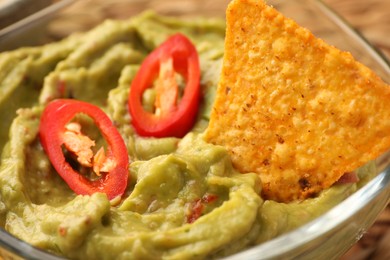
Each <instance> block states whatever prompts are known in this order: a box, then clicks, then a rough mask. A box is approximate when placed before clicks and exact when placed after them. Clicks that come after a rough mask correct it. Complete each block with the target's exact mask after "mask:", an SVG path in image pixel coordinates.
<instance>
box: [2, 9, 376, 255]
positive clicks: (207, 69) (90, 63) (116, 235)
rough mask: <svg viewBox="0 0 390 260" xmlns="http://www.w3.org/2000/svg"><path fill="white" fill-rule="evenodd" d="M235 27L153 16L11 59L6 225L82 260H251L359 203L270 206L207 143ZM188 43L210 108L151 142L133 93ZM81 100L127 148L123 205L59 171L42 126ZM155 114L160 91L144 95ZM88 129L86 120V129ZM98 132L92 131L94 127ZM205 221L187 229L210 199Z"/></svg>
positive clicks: (342, 194)
mask: <svg viewBox="0 0 390 260" xmlns="http://www.w3.org/2000/svg"><path fill="white" fill-rule="evenodd" d="M224 26H225V24H224V21H222V20H221V21H220V20H214V19H193V20H191V21H183V20H176V19H173V18H167V17H160V16H157V15H155V14H153V13H144V14H141V15H140V16H138V17H134V18H132V19H131V20H127V21H106V22H104V23H103V24H102V25H100V26H98V27H97V28H95V29H93V30H92V31H90V32H87V33H83V34H77V35H73V36H71V37H69V38H66V39H64V40H62V41H60V42H56V43H52V44H48V45H45V46H41V47H28V48H22V49H18V50H14V51H10V52H6V53H2V54H0V68H1V69H0V110H1V113H0V121H1V124H2V125H1V126H2V127H1V129H0V147H1V148H2V155H1V166H0V187H1V193H0V201H1V203H0V220H1V225H2V227H4V229H6V230H7V231H8V232H10V233H11V234H13V235H15V236H16V237H18V238H20V239H22V240H25V241H27V242H28V243H30V244H32V245H34V246H37V247H39V248H43V249H45V250H48V251H50V252H52V253H54V254H58V255H63V256H65V257H68V258H72V259H199V258H206V257H207V258H217V257H221V256H225V255H228V254H232V253H234V252H238V251H240V250H244V249H245V248H248V247H250V246H253V245H256V244H259V243H261V242H263V241H266V240H269V239H271V238H273V237H275V236H278V235H280V234H281V233H284V232H286V231H288V230H291V229H293V228H296V227H298V226H300V225H302V224H303V223H305V222H307V221H309V220H311V219H313V218H315V217H317V216H318V215H320V214H322V213H323V212H325V211H326V210H328V209H329V208H331V207H332V206H334V205H336V204H337V203H339V202H340V201H342V200H343V199H345V198H346V197H347V196H349V195H350V194H351V193H353V192H354V191H355V190H356V189H357V188H358V186H359V185H361V184H362V183H363V182H364V181H365V179H367V178H368V177H369V174H368V173H372V172H374V168H373V165H372V164H368V165H366V166H365V167H363V168H361V169H359V175H360V178H361V181H360V182H359V183H358V184H344V185H334V186H333V187H332V188H330V189H328V190H326V191H324V192H322V193H321V194H319V195H318V197H316V198H313V199H308V200H305V201H302V202H293V203H289V204H283V203H277V202H274V201H264V200H263V199H262V198H261V196H260V195H259V194H260V191H261V181H260V179H259V178H258V176H257V175H255V174H252V173H248V174H240V173H238V172H237V171H235V170H234V168H233V167H232V165H231V162H230V158H229V156H228V154H227V152H226V151H225V149H224V148H223V147H220V146H215V145H212V144H209V143H206V142H204V141H203V138H202V133H203V131H204V129H205V128H206V127H207V123H208V119H209V112H210V108H211V105H212V103H213V99H214V94H215V90H216V87H217V82H218V79H219V73H220V69H221V64H222V56H223V44H224V32H225V28H224ZM177 31H180V32H182V33H184V34H185V35H187V36H188V37H189V38H190V39H191V40H192V41H193V43H194V44H195V45H196V47H197V50H198V52H199V55H200V63H201V88H202V94H203V100H202V104H201V109H200V111H199V115H198V119H197V122H196V124H195V126H194V127H193V129H192V131H191V132H190V133H188V134H187V135H186V136H185V137H184V138H182V139H178V138H161V139H155V138H142V137H139V136H137V135H136V134H135V133H134V130H133V128H132V127H131V119H130V116H129V114H128V111H127V105H126V102H127V95H128V91H129V84H130V82H131V80H132V78H133V77H134V75H135V73H136V72H137V69H138V68H139V65H140V63H141V61H142V60H143V59H144V58H145V56H146V55H147V54H148V53H149V52H150V51H151V50H153V49H154V48H155V47H156V46H158V45H159V44H160V43H162V42H163V41H164V40H165V39H166V38H167V35H170V34H172V33H174V32H177ZM60 97H62V98H75V99H80V100H83V101H87V102H91V103H93V104H96V105H98V106H100V107H101V108H102V109H103V110H104V111H105V112H106V113H107V114H108V115H109V116H110V117H111V118H112V120H113V121H114V123H115V125H116V126H117V128H118V130H119V131H120V133H121V135H122V136H123V138H124V140H125V143H126V145H127V148H128V152H129V156H130V159H131V164H130V167H129V178H130V183H129V185H128V188H127V192H126V195H125V196H124V198H123V200H122V201H121V202H120V203H119V204H117V205H113V204H112V203H110V201H109V200H108V199H107V198H106V195H105V194H100V193H96V194H94V195H92V196H77V195H75V194H74V193H73V192H72V191H71V190H70V189H69V187H68V186H67V184H66V183H65V182H64V181H63V180H62V179H61V178H60V177H59V175H58V174H57V173H56V172H55V171H54V170H53V168H52V166H51V163H50V161H49V160H48V158H47V156H46V154H45V153H44V152H43V149H42V147H41V145H40V142H39V138H38V135H37V134H38V126H39V119H40V115H41V112H42V111H43V108H44V106H45V104H47V102H49V101H51V100H53V99H55V98H60ZM144 99H145V100H144V103H145V104H151V103H152V102H153V91H148V92H147V93H146V94H145V95H144ZM87 121H88V120H86V122H87ZM86 124H88V122H87V123H86ZM210 195H212V196H216V197H217V199H216V200H213V201H211V202H209V203H206V206H205V208H204V211H203V213H202V216H201V217H200V218H198V219H197V220H196V221H194V222H192V223H188V221H187V218H188V216H189V214H191V210H192V208H193V207H194V202H195V201H197V200H199V199H201V198H205V197H207V196H210Z"/></svg>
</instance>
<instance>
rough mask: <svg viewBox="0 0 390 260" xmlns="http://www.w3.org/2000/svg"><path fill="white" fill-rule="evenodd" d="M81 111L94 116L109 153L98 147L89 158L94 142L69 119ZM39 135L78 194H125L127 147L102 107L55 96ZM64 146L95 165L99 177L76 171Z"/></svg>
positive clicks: (44, 117) (43, 120) (45, 147)
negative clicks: (95, 152) (87, 175)
mask: <svg viewBox="0 0 390 260" xmlns="http://www.w3.org/2000/svg"><path fill="white" fill-rule="evenodd" d="M80 113H82V114H86V115H88V116H89V117H90V118H92V119H93V121H94V123H95V124H96V126H97V127H98V128H99V130H100V132H101V134H102V136H103V137H104V139H105V140H106V143H107V154H105V153H104V150H103V151H102V150H99V152H97V154H96V155H95V157H94V158H90V157H91V154H90V153H91V152H92V150H90V147H91V146H92V145H94V142H93V141H92V140H90V139H89V138H88V137H87V136H84V135H82V134H81V133H80V131H79V130H80V129H78V125H77V123H76V124H75V123H70V121H71V120H72V119H73V118H74V117H75V116H76V115H77V114H80ZM39 136H40V141H41V144H42V147H43V149H44V150H45V152H46V154H47V155H48V157H49V159H50V161H51V163H52V165H53V167H54V168H55V169H56V171H57V172H58V174H59V175H60V176H61V177H62V178H63V179H64V180H65V182H66V183H67V184H68V185H69V187H70V188H71V189H72V190H73V191H74V192H75V193H76V194H82V195H91V194H93V193H95V192H103V193H106V195H107V197H108V198H109V199H110V200H111V199H114V198H116V197H118V196H122V195H123V193H124V191H125V189H126V186H127V181H128V176H129V175H128V164H129V159H128V154H127V149H126V146H125V143H124V141H123V138H122V136H121V135H120V134H119V132H118V130H117V129H116V128H115V127H114V125H113V124H112V122H111V120H110V119H109V117H108V116H107V115H106V114H105V113H104V112H103V111H102V110H101V109H100V108H99V107H97V106H95V105H92V104H89V103H86V102H82V101H78V100H70V99H57V100H54V101H52V102H50V103H49V104H48V105H47V106H46V108H45V110H44V112H43V114H42V117H41V121H40V126H39ZM63 146H65V147H67V148H68V147H69V149H71V150H73V152H74V153H76V154H77V156H79V158H78V160H79V159H80V160H79V161H80V162H81V164H84V165H89V166H91V167H92V166H93V168H94V170H95V171H97V174H98V175H100V174H101V176H100V178H98V179H96V180H90V179H88V178H86V177H84V176H82V175H80V173H79V172H77V171H75V170H74V169H73V168H72V166H71V165H70V164H69V163H68V162H67V161H66V158H65V155H64V153H63ZM92 155H93V153H92ZM92 160H93V161H92ZM101 171H102V172H103V173H100V172H101Z"/></svg>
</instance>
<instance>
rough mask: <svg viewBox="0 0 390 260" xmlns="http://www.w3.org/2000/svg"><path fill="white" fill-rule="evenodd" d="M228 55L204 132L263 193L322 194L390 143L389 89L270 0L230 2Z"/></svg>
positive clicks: (282, 196) (280, 196)
mask: <svg viewBox="0 0 390 260" xmlns="http://www.w3.org/2000/svg"><path fill="white" fill-rule="evenodd" d="M226 15H227V31H226V41H225V56H224V61H223V69H222V74H221V80H220V83H219V87H218V90H217V97H216V101H215V103H214V107H213V111H212V113H211V120H210V124H209V127H208V129H207V131H206V134H205V138H206V140H207V141H209V142H212V143H214V144H219V145H223V146H225V147H226V148H227V149H228V151H229V152H230V154H231V157H232V161H233V164H234V166H235V167H236V168H237V169H238V170H239V171H241V172H256V173H258V174H259V175H260V177H261V179H262V182H263V191H262V193H263V196H264V197H265V198H267V199H272V200H277V201H283V202H289V201H292V200H297V199H305V198H307V197H311V196H315V194H317V193H318V192H319V191H321V190H323V189H325V188H328V187H330V186H331V185H332V184H333V183H335V182H336V181H337V180H338V179H339V178H340V177H341V176H342V175H343V174H344V173H345V172H350V171H353V170H355V169H356V168H357V167H359V166H362V165H363V164H365V163H366V162H368V161H370V160H372V159H374V158H376V157H377V156H378V155H380V154H381V153H383V152H385V151H386V150H388V149H389V148H390V87H389V86H388V85H387V84H385V83H384V82H383V81H382V80H381V79H380V78H379V77H378V76H376V75H375V74H374V72H372V71H371V70H369V69H368V68H367V67H365V66H364V65H362V64H360V63H358V62H357V61H355V60H354V59H353V57H352V56H351V54H349V53H346V52H342V51H340V50H338V49H336V48H334V47H332V46H329V45H328V44H326V43H325V42H324V41H322V40H321V39H318V38H315V37H314V36H313V34H312V33H310V32H309V31H308V30H307V29H304V28H302V27H300V26H299V25H297V24H296V23H295V22H294V21H292V20H291V19H287V18H285V17H284V16H283V15H282V14H280V13H279V12H278V11H276V10H275V9H273V8H272V7H270V6H267V5H266V4H265V3H264V2H263V1H255V0H234V1H232V2H231V3H230V5H229V7H228V9H227V13H226Z"/></svg>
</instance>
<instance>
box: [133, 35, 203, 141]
mask: <svg viewBox="0 0 390 260" xmlns="http://www.w3.org/2000/svg"><path fill="white" fill-rule="evenodd" d="M175 72H177V73H179V74H180V75H181V76H182V77H183V78H184V80H185V82H186V85H185V88H184V93H183V95H182V97H181V98H180V97H178V96H179V88H178V84H177V82H176V78H175V77H176V73H175ZM156 78H158V80H157V82H156V88H155V90H156V101H155V108H156V109H155V113H151V112H148V111H146V110H145V109H144V108H143V106H142V94H143V93H144V91H145V90H146V89H147V88H150V87H151V86H152V84H153V82H154V81H155V79H156ZM199 82H200V68H199V57H198V53H197V51H196V48H195V46H194V45H193V44H192V43H191V42H190V40H189V39H187V38H186V37H185V36H184V35H182V34H175V35H173V36H171V37H170V38H168V40H166V41H165V42H164V43H163V44H161V45H160V46H159V47H158V48H156V49H155V50H154V51H153V52H151V53H150V54H149V55H148V56H147V57H146V58H145V60H144V61H143V63H142V64H141V67H140V69H139V71H138V73H137V75H136V76H135V78H134V80H133V81H132V83H131V88H130V93H129V100H128V108H129V111H130V114H131V117H132V124H133V126H134V128H135V130H136V131H137V133H138V134H139V135H141V136H153V137H167V136H174V137H183V136H184V135H185V134H186V133H187V132H188V131H189V130H190V129H191V127H192V126H193V124H194V122H195V119H196V114H197V112H198V107H199V99H200V85H199ZM178 99H179V100H178Z"/></svg>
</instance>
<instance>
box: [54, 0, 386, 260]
mask: <svg viewBox="0 0 390 260" xmlns="http://www.w3.org/2000/svg"><path fill="white" fill-rule="evenodd" d="M286 1H287V0H286ZM323 1H324V2H325V3H327V4H328V5H329V6H330V7H331V8H333V9H334V10H335V11H336V12H337V13H339V14H340V15H341V16H342V17H343V18H344V19H345V20H346V21H347V22H349V23H350V24H351V25H352V26H353V27H355V28H356V29H357V30H358V31H360V32H361V33H362V34H363V35H364V36H365V37H366V38H367V39H368V40H369V41H370V42H371V43H373V45H374V46H376V47H377V48H378V49H379V50H381V51H382V52H383V53H384V54H385V56H387V58H388V59H390V0H323ZM228 2H229V0H207V1H203V0H193V1H182V0H169V1H164V0H150V1H143V0H110V1H106V0H79V1H78V2H76V3H75V4H74V5H72V6H70V7H69V8H67V9H66V10H65V11H64V12H63V13H62V15H60V16H59V17H58V18H57V19H55V20H54V21H53V22H52V23H51V24H50V26H49V33H50V34H51V37H52V39H56V38H61V37H63V36H65V35H68V34H69V33H70V32H74V31H80V30H86V29H89V28H91V27H92V26H94V25H95V24H97V23H99V22H101V21H102V20H104V19H106V18H113V19H117V18H118V19H123V18H127V17H129V16H131V15H133V14H136V13H138V12H140V11H141V10H143V9H147V8H148V7H150V6H153V7H154V8H155V9H157V10H161V11H162V12H163V13H167V10H169V12H171V13H172V14H177V13H180V12H182V11H183V10H193V9H195V10H196V9H197V8H200V6H201V5H205V4H206V5H207V8H206V9H207V10H208V12H209V13H212V12H213V11H215V10H220V8H221V5H224V6H226V4H227V3H228ZM202 7H204V6H202ZM347 259H352V260H363V259H364V260H368V259H370V260H371V259H372V260H382V259H383V260H385V259H390V207H387V209H386V210H385V211H384V212H383V213H382V214H381V216H380V217H379V218H378V220H377V221H376V223H375V224H374V226H373V227H372V228H370V229H369V230H368V231H367V233H366V234H365V235H364V236H363V237H362V239H361V240H360V241H359V242H358V243H357V244H356V246H354V247H353V248H352V249H351V250H350V251H349V252H348V253H347V254H346V255H345V256H344V257H343V260H347Z"/></svg>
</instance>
